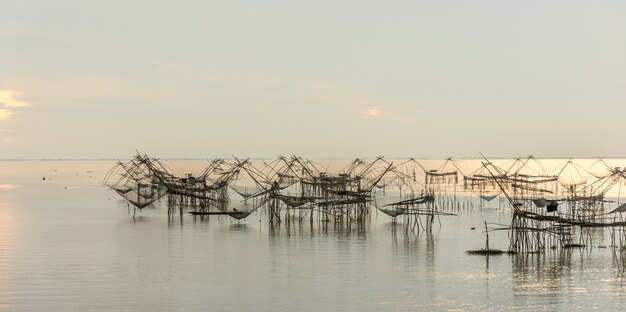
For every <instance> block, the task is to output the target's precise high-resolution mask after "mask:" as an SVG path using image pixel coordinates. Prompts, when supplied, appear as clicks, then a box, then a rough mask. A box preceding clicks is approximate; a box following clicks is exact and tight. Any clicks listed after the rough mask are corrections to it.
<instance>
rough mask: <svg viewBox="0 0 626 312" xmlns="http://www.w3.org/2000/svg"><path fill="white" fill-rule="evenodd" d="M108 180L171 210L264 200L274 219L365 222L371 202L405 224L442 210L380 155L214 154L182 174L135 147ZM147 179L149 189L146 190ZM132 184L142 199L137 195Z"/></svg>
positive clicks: (208, 211)
mask: <svg viewBox="0 0 626 312" xmlns="http://www.w3.org/2000/svg"><path fill="white" fill-rule="evenodd" d="M406 167H407V166H403V167H402V168H401V169H406ZM115 179H117V180H115ZM146 181H149V182H150V183H149V184H148V183H146ZM105 183H107V184H108V185H109V186H110V187H111V188H112V189H114V190H115V191H116V192H118V193H119V194H120V195H121V196H122V197H124V198H125V199H126V200H128V201H129V202H131V203H133V204H134V205H135V206H137V207H138V208H143V207H146V206H148V205H150V204H151V203H153V202H154V201H156V200H157V199H158V198H160V197H161V196H163V195H165V194H167V202H168V207H169V209H168V211H169V213H170V214H171V213H174V212H176V211H178V213H180V214H183V212H184V211H186V212H188V213H190V214H193V215H204V216H210V215H227V216H230V217H232V218H234V219H237V220H239V219H244V218H246V217H247V216H249V215H250V214H251V213H253V212H254V211H257V210H259V209H260V208H264V211H265V212H266V213H267V215H268V217H269V222H270V224H274V225H277V224H281V223H283V222H286V223H288V224H289V223H293V222H297V223H302V222H304V221H305V220H308V221H309V222H311V223H313V222H314V220H317V221H320V222H331V221H332V222H335V223H343V224H346V225H348V226H350V225H352V224H357V225H363V224H364V222H365V221H367V220H368V218H369V217H370V216H371V208H372V207H374V208H377V209H378V210H380V211H381V212H383V213H385V214H386V215H388V216H390V217H391V218H392V220H393V221H394V222H395V221H396V218H397V217H398V216H404V217H405V225H406V229H407V230H409V229H410V230H414V229H415V228H419V227H420V224H421V220H420V216H429V218H427V220H426V224H427V225H428V224H432V221H433V220H434V217H435V216H438V215H445V214H446V213H442V212H438V211H437V208H436V203H435V195H434V193H433V191H432V190H428V189H427V188H424V187H422V184H421V183H419V182H418V181H417V178H416V176H415V174H413V175H406V174H405V173H403V172H402V170H399V169H398V168H396V167H394V165H393V163H390V162H387V161H385V160H384V159H383V158H382V157H378V158H376V159H374V160H372V161H366V160H363V159H356V160H354V161H352V162H351V163H349V164H348V165H347V166H345V167H344V168H342V169H340V170H339V171H338V172H336V173H332V172H327V170H324V168H323V167H322V166H320V165H319V164H316V163H314V162H313V161H310V160H306V159H303V158H300V157H295V156H294V157H291V158H285V157H279V158H278V159H276V160H274V161H272V162H269V163H266V162H263V163H262V164H259V163H258V162H257V163H254V162H252V161H250V160H247V159H246V160H240V159H237V158H235V159H234V160H233V161H225V160H221V159H216V160H213V161H210V162H209V165H208V166H207V167H206V168H205V169H204V170H203V171H202V172H200V173H199V174H198V175H195V176H194V175H192V174H186V175H185V176H183V177H179V176H177V175H175V174H173V173H172V171H171V170H170V169H169V168H168V167H167V166H166V165H165V164H163V163H162V162H161V161H159V160H158V159H153V158H150V157H148V156H146V155H141V154H138V155H136V156H135V157H134V158H133V159H132V160H131V161H129V162H126V163H123V162H118V163H117V164H116V166H115V167H114V168H113V169H111V171H110V172H109V173H108V174H107V176H106V178H105ZM144 185H149V189H151V190H153V192H152V193H149V192H146V191H144V190H143V188H144ZM133 191H134V192H140V193H141V194H142V196H139V198H143V199H140V200H135V199H134V197H133V196H134V193H130V192H133ZM126 194H132V195H131V196H127V195H126ZM144 196H145V197H144ZM422 227H423V228H427V226H424V225H422Z"/></svg>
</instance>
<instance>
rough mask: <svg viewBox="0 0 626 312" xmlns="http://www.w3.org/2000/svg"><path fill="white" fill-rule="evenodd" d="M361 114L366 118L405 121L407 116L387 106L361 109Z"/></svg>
mask: <svg viewBox="0 0 626 312" xmlns="http://www.w3.org/2000/svg"><path fill="white" fill-rule="evenodd" d="M361 116H362V117H363V118H365V119H380V120H395V121H405V120H407V119H406V118H404V117H402V116H400V115H399V114H397V113H395V112H392V111H391V110H389V109H388V108H386V107H383V106H371V107H368V108H366V109H365V110H363V111H361Z"/></svg>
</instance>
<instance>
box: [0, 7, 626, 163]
mask: <svg viewBox="0 0 626 312" xmlns="http://www.w3.org/2000/svg"><path fill="white" fill-rule="evenodd" d="M0 7H1V8H2V9H0V159H42V158H45V159H58V158H66V159H110V158H128V157H130V156H132V155H133V154H134V153H135V152H136V151H137V150H139V151H141V152H142V153H148V154H150V155H151V156H154V157H159V158H215V157H230V156H231V155H235V156H237V157H259V158H263V157H266V158H272V157H275V156H278V155H292V154H296V155H299V156H303V157H308V158H354V157H375V156H385V157H416V158H443V157H448V156H454V157H457V158H464V157H480V154H479V153H483V154H485V155H487V156H490V157H517V156H525V155H528V154H533V155H535V156H537V157H579V158H583V157H626V144H624V141H625V140H624V139H625V138H624V134H625V133H626V131H625V130H624V129H625V127H624V126H625V124H626V123H625V122H624V121H625V116H626V1H621V0H620V1H577V0H567V1H545V0H541V1H532V0H529V1H503V0H493V1H480V0H478V1H449V0H441V1H367V0H361V1H337V0H333V1H325V0H318V1H272V0H268V1H237V0H228V1H128V0H124V1H118V0H108V1H67V0H58V1H30V0H0Z"/></svg>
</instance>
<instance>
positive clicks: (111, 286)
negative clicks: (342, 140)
mask: <svg viewBox="0 0 626 312" xmlns="http://www.w3.org/2000/svg"><path fill="white" fill-rule="evenodd" d="M168 164H170V165H172V167H174V168H175V169H176V168H178V169H180V171H178V170H177V172H179V173H182V172H186V171H188V172H196V171H199V169H201V168H202V166H203V165H204V164H205V163H204V162H197V161H178V162H176V163H175V164H171V163H168ZM112 165H113V162H111V161H84V162H77V161H71V162H70V161H58V162H56V161H55V162H53V161H43V162H34V161H24V162H10V161H0V310H7V311H34V310H79V309H80V310H83V309H88V310H115V311H118V310H145V311H154V310H162V311H171V310H199V311H200V310H202V311H206V310H213V311H242V310H260V311H309V310H311V311H313V310H317V311H319V310H330V311H349V310H353V311H354V310H358V311H363V310H369V311H379V310H428V311H429V310H443V311H445V310H485V309H492V310H496V311H497V310H511V309H518V310H570V309H579V310H591V309H596V310H602V311H605V310H618V309H619V308H620V307H622V306H623V305H624V304H625V303H626V280H624V278H623V277H622V275H620V274H619V273H618V272H617V268H616V264H615V262H614V260H613V258H612V254H611V251H610V249H606V248H597V246H596V247H594V248H591V249H587V250H570V251H568V252H552V251H549V252H546V253H545V254H532V255H517V256H495V257H493V256H492V257H490V258H485V257H482V256H469V255H466V254H465V251H466V250H469V249H479V248H482V247H483V245H484V234H483V233H482V231H480V227H481V226H482V223H483V221H484V220H487V221H489V222H500V223H508V222H509V216H510V214H509V212H508V210H506V209H498V208H497V207H498V203H497V201H494V202H493V203H491V204H490V205H492V206H489V205H487V206H486V207H485V208H483V209H473V210H471V211H464V212H461V213H460V214H459V215H458V216H448V217H441V226H439V224H438V223H437V224H436V226H435V229H434V231H433V233H432V234H427V233H424V232H421V233H419V234H406V233H405V232H404V230H403V228H402V226H401V225H394V224H392V223H390V222H389V221H390V219H389V218H388V217H387V216H385V215H383V214H381V213H375V212H374V213H373V216H372V220H371V222H369V223H368V225H367V228H366V230H364V231H359V230H356V229H354V228H353V229H346V228H336V227H334V226H333V224H329V225H327V226H324V225H321V224H318V223H315V224H314V225H313V227H311V225H310V224H309V223H308V222H305V223H304V224H303V225H302V226H295V227H293V226H292V227H286V226H282V227H281V228H280V229H278V230H274V231H271V230H270V229H269V228H268V226H267V222H266V219H265V216H264V215H263V214H262V213H258V212H257V213H254V214H252V215H251V216H250V217H248V218H247V219H245V220H243V221H241V222H236V221H233V220H231V219H229V218H226V217H220V218H214V217H212V218H210V219H201V218H199V217H197V218H194V217H192V216H190V215H185V216H183V217H182V218H181V217H179V216H178V215H176V216H175V217H173V218H169V217H168V216H167V212H166V211H167V207H166V206H165V204H164V203H160V204H158V205H156V207H153V208H145V209H143V210H142V211H141V212H139V213H138V214H137V217H136V218H135V219H134V220H133V219H132V217H131V216H129V215H128V210H127V207H126V204H125V203H124V202H122V201H121V200H120V199H119V198H118V196H117V195H116V194H114V193H112V192H110V191H108V190H107V189H106V188H105V187H103V186H102V185H101V183H102V178H103V176H104V173H105V172H106V171H107V170H108V169H109V168H110V167H111V166H112ZM191 168H196V169H195V170H191ZM190 170H191V171H190ZM43 176H46V180H45V181H42V180H41V178H42V177H43ZM399 219H400V218H399ZM471 227H478V228H479V229H478V230H471V229H470V228H471ZM594 235H596V241H595V242H596V243H597V245H598V246H600V245H607V244H608V240H609V238H608V234H606V233H605V232H604V231H602V230H599V231H597V232H596V233H595V234H594ZM490 242H491V247H492V248H499V249H507V247H508V237H507V235H506V232H501V233H494V234H492V235H491V237H490Z"/></svg>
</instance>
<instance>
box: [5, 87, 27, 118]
mask: <svg viewBox="0 0 626 312" xmlns="http://www.w3.org/2000/svg"><path fill="white" fill-rule="evenodd" d="M18 95H19V93H18V92H17V91H15V90H6V89H5V90H0V120H9V118H11V116H13V110H14V109H15V108H20V107H26V106H28V103H26V102H22V101H20V100H18V99H17V96H18Z"/></svg>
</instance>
